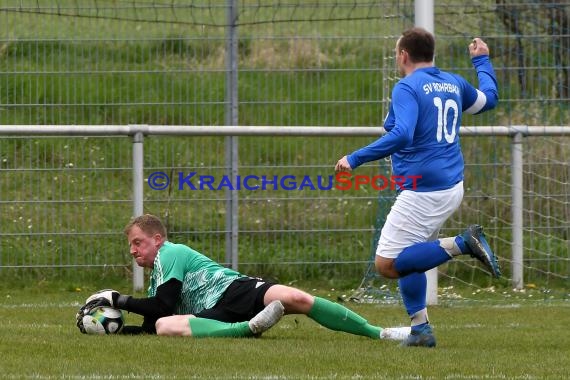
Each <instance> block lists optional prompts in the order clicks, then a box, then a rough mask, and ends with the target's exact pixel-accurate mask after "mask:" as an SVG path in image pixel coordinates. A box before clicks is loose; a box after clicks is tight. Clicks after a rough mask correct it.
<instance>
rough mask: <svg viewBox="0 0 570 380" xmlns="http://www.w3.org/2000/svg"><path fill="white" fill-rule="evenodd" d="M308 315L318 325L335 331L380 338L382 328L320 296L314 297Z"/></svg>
mask: <svg viewBox="0 0 570 380" xmlns="http://www.w3.org/2000/svg"><path fill="white" fill-rule="evenodd" d="M308 316H309V318H311V319H313V320H314V321H315V322H317V323H319V324H320V325H322V326H324V327H326V328H329V329H331V330H335V331H344V332H347V333H350V334H355V335H361V336H367V337H369V338H373V339H380V333H381V332H382V328H380V327H377V326H373V325H371V324H369V323H368V321H367V320H366V319H364V318H362V317H361V316H360V315H358V314H356V313H355V312H353V311H352V310H350V309H347V308H346V307H344V306H342V305H340V304H338V303H335V302H331V301H328V300H326V299H324V298H320V297H315V303H314V304H313V307H312V308H311V310H310V311H309V314H308Z"/></svg>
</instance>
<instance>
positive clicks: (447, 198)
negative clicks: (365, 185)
mask: <svg viewBox="0 0 570 380" xmlns="http://www.w3.org/2000/svg"><path fill="white" fill-rule="evenodd" d="M462 198H463V183H459V184H458V185H456V186H455V187H453V188H451V189H448V190H444V191H436V192H431V193H420V192H413V191H404V192H402V193H401V194H400V195H399V196H398V198H397V199H396V202H395V203H394V205H393V207H392V209H391V211H390V213H389V214H388V217H387V218H386V223H385V224H384V227H383V228H382V232H381V235H380V240H379V242H378V249H377V251H376V254H377V257H376V260H375V264H376V268H377V270H378V272H379V273H380V274H382V275H384V276H386V277H388V278H399V277H404V276H407V275H408V274H410V273H423V272H425V271H427V270H429V269H432V268H435V267H437V266H439V265H441V264H443V263H445V262H446V261H448V260H451V259H452V258H453V257H454V256H456V255H458V254H462V251H461V249H460V246H459V245H458V244H462V241H463V239H462V238H461V237H456V238H445V239H440V240H435V239H436V238H437V233H438V231H439V230H440V228H441V227H442V226H443V224H444V223H445V221H446V220H447V219H448V218H449V217H450V216H451V215H452V214H453V213H454V212H455V211H456V210H457V208H458V207H459V205H460V204H461V200H462Z"/></svg>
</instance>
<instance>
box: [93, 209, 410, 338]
mask: <svg viewBox="0 0 570 380" xmlns="http://www.w3.org/2000/svg"><path fill="white" fill-rule="evenodd" d="M124 232H125V234H126V235H127V239H128V243H129V247H130V254H131V255H132V256H133V258H134V259H135V261H136V263H137V264H138V265H139V266H141V267H146V268H150V269H152V271H151V274H150V285H149V288H148V297H147V298H135V297H132V296H128V295H123V294H120V293H119V292H117V291H114V290H106V291H101V292H98V293H96V294H94V295H92V296H91V297H89V298H88V301H89V302H91V303H94V304H99V305H106V306H111V307H115V308H118V309H122V310H126V311H128V312H133V313H137V314H140V315H142V316H143V317H144V320H143V324H142V326H126V327H125V329H124V330H123V332H125V333H139V332H147V333H157V334H159V335H194V336H208V331H210V330H212V329H213V330H212V331H216V326H214V327H212V326H213V325H215V324H216V323H217V322H223V323H238V322H245V321H250V325H251V320H253V321H255V317H256V315H258V313H260V312H262V311H264V309H266V307H269V306H272V307H273V309H276V308H277V306H280V305H282V306H283V307H284V313H285V314H305V315H307V316H308V317H309V318H311V319H313V320H314V321H315V322H317V323H319V324H320V325H322V326H324V327H326V328H328V329H331V330H336V331H344V332H347V333H350V334H355V335H361V336H365V337H369V338H372V339H393V340H404V339H406V338H407V336H408V334H409V327H403V328H386V329H383V328H381V327H379V326H374V325H371V324H369V323H368V321H367V320H366V319H364V318H363V317H361V316H360V315H358V314H356V313H354V312H353V311H351V310H349V309H347V308H346V307H344V306H342V305H340V304H338V303H335V302H331V301H328V300H326V299H323V298H320V297H315V296H312V295H310V294H308V293H306V292H304V291H302V290H299V289H297V288H294V287H290V286H285V285H280V284H277V283H275V282H271V281H267V280H264V279H262V278H255V277H249V276H246V275H243V274H241V273H239V272H236V271H234V270H232V269H230V268H226V267H224V266H222V265H221V264H219V263H217V262H215V261H213V260H211V259H209V258H208V257H206V256H204V255H203V254H201V253H199V252H197V251H195V250H193V249H192V248H190V247H188V246H186V245H183V244H175V243H172V242H170V241H168V239H167V232H166V227H165V226H164V224H163V223H162V222H161V220H160V219H159V218H158V217H156V216H154V215H150V214H146V215H142V216H139V217H137V218H134V219H132V220H131V221H130V222H129V223H128V224H127V226H126V227H125V230H124ZM277 301H278V302H277ZM265 313H266V314H269V315H275V314H276V313H277V312H276V310H268V311H267V310H266V311H265ZM192 317H197V318H192ZM259 318H261V320H264V319H266V318H263V314H261V317H258V319H259ZM196 320H198V321H199V322H196ZM262 324H268V323H266V322H265V321H263V323H262ZM269 324H271V322H269ZM251 330H252V331H253V330H255V328H253V329H251ZM261 330H264V329H263V328H262V329H261ZM196 332H198V334H196Z"/></svg>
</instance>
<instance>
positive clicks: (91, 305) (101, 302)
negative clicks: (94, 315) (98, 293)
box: [75, 298, 109, 334]
mask: <svg viewBox="0 0 570 380" xmlns="http://www.w3.org/2000/svg"><path fill="white" fill-rule="evenodd" d="M99 306H109V303H108V301H107V300H106V299H105V298H94V299H93V300H91V301H89V302H87V303H86V304H85V305H83V306H81V308H80V309H79V311H77V314H75V321H76V323H75V324H76V325H77V327H78V328H79V331H81V332H82V333H83V334H87V331H85V326H84V325H83V318H84V317H85V316H86V315H88V314H89V313H91V310H93V309H95V308H96V307H99Z"/></svg>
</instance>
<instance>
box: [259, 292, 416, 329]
mask: <svg viewBox="0 0 570 380" xmlns="http://www.w3.org/2000/svg"><path fill="white" fill-rule="evenodd" d="M272 300H280V301H281V302H282V303H283V306H284V307H285V313H286V314H305V315H307V316H308V317H309V318H311V319H313V320H314V321H315V322H317V323H318V324H320V325H321V326H324V327H326V328H328V329H331V330H335V331H342V332H347V333H350V334H355V335H360V336H367V337H369V338H373V339H381V338H385V339H396V340H402V339H403V338H404V337H405V335H406V334H405V333H407V332H408V331H407V329H391V330H388V331H386V333H385V334H383V333H382V332H383V329H382V328H381V327H379V326H374V325H371V324H370V323H368V321H367V320H366V319H365V318H363V317H362V316H360V315H358V314H357V313H355V312H354V311H352V310H350V309H348V308H346V307H345V306H343V305H341V304H338V303H336V302H331V301H329V300H326V299H324V298H321V297H315V296H312V295H310V294H309V293H306V292H304V291H302V290H300V289H297V288H293V287H290V286H285V285H273V286H271V287H270V288H269V289H267V291H266V293H265V296H264V301H265V302H271V301H272ZM402 330H403V331H402Z"/></svg>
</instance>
